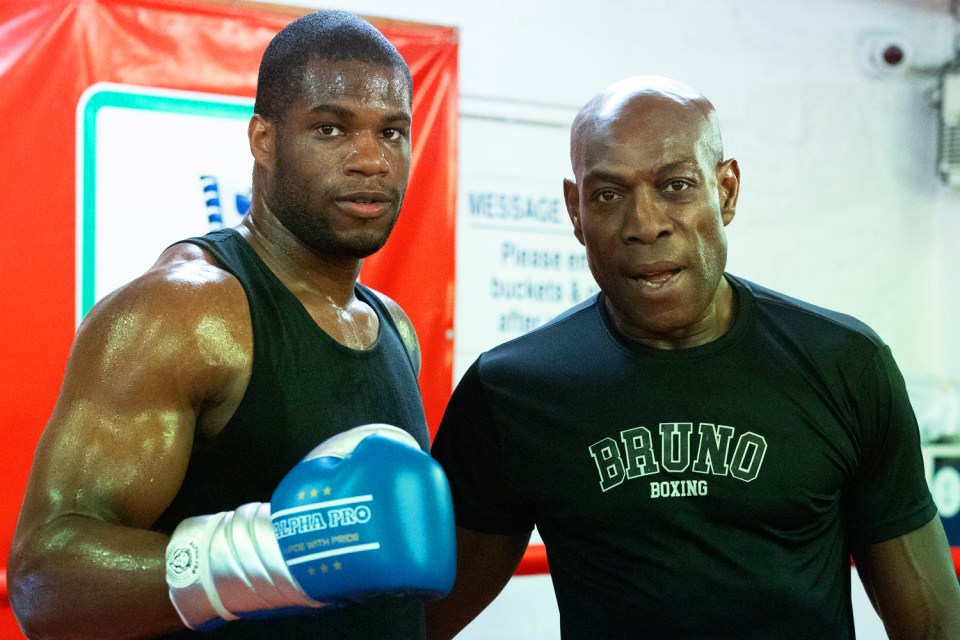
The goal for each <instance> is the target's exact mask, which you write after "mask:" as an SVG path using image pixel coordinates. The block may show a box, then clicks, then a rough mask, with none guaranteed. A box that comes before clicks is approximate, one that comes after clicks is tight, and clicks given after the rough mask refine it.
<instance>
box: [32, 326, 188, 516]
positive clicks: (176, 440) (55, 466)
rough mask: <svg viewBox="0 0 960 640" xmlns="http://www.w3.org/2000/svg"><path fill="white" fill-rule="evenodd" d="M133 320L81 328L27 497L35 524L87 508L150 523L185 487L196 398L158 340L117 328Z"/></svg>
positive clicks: (85, 511) (87, 511) (84, 512)
mask: <svg viewBox="0 0 960 640" xmlns="http://www.w3.org/2000/svg"><path fill="white" fill-rule="evenodd" d="M130 321H131V320H130V319H126V320H123V319H113V320H112V321H105V320H94V321H93V322H92V323H91V325H90V326H87V327H84V328H83V329H82V330H81V332H80V333H78V336H77V339H76V341H75V344H74V348H73V350H72V352H71V356H70V360H69V362H68V365H67V371H66V373H65V375H64V379H63V383H62V386H61V390H60V395H59V397H58V399H57V404H56V406H55V407H54V411H53V413H52V415H51V418H50V421H49V423H48V425H47V427H46V429H45V431H44V434H43V436H42V437H41V440H40V442H39V445H38V447H37V452H36V455H35V459H34V467H33V470H32V472H31V478H30V484H29V487H28V492H27V495H26V498H25V502H24V512H25V516H27V519H28V520H30V519H36V520H38V521H39V522H37V523H36V524H42V523H43V522H45V521H49V520H51V519H53V518H55V517H57V516H58V515H62V514H79V515H88V516H91V517H94V518H97V519H101V520H105V521H108V522H118V523H122V524H126V525H130V526H134V527H138V528H147V527H149V526H150V525H151V524H152V523H153V521H154V520H155V519H156V517H157V516H159V515H160V513H162V511H163V509H165V508H166V506H167V505H168V504H169V502H170V500H172V498H173V495H174V494H175V493H176V491H177V489H178V488H179V485H180V482H181V481H182V478H183V474H184V472H185V469H186V464H187V460H188V458H189V454H190V449H191V447H192V443H193V433H194V424H195V412H194V409H193V404H192V402H191V399H190V398H189V393H188V392H187V391H186V390H185V389H184V388H182V386H181V382H180V380H179V379H178V376H177V374H176V372H175V371H170V370H168V369H166V367H165V366H164V361H165V358H163V357H161V356H159V355H158V354H156V353H151V351H153V350H155V349H158V348H160V347H159V346H158V344H157V340H155V339H154V338H151V337H150V336H148V335H144V334H143V333H141V332H139V331H135V330H133V329H131V330H132V331H133V333H134V334H135V335H131V336H128V338H127V339H124V338H123V337H122V336H118V335H117V334H118V333H119V332H120V329H119V327H120V326H122V325H123V324H124V322H130ZM158 338H159V337H158ZM163 341H164V340H163V339H159V342H163Z"/></svg>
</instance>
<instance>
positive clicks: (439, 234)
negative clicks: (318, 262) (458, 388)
mask: <svg viewBox="0 0 960 640" xmlns="http://www.w3.org/2000/svg"><path fill="white" fill-rule="evenodd" d="M305 12H306V11H305V10H299V9H286V8H284V9H278V8H277V7H271V6H269V5H253V4H240V3H237V2H231V3H229V4H226V3H223V4H220V3H214V2H207V3H201V2H196V1H193V2H191V1H189V0H59V1H56V0H19V1H18V2H3V3H0V118H2V122H4V125H3V127H0V158H2V159H3V163H4V171H3V173H2V175H0V202H3V203H4V204H5V211H4V214H3V217H2V222H0V225H2V232H0V276H2V277H0V299H2V300H3V307H2V310H0V331H2V335H0V345H2V347H0V382H2V384H0V425H2V429H3V435H4V441H5V442H4V444H5V446H4V449H3V475H4V479H5V482H3V483H2V487H0V492H2V493H0V554H2V556H0V574H2V571H3V569H2V568H3V566H5V564H6V554H7V551H8V549H9V546H10V540H11V536H12V533H13V527H14V523H15V519H16V515H17V512H18V510H19V506H20V501H21V499H22V496H23V491H24V488H25V485H26V479H27V475H28V471H29V468H30V465H31V462H32V457H33V452H34V448H35V446H36V442H37V438H38V436H39V434H40V432H41V430H42V428H43V426H44V424H45V423H46V420H47V418H48V417H49V414H50V411H51V409H52V407H53V404H54V401H55V399H56V394H57V390H58V388H59V384H60V378H61V376H62V375H63V370H64V364H65V362H66V358H67V354H68V350H69V347H70V343H71V341H72V338H73V334H74V330H75V322H76V306H77V302H76V301H77V266H76V265H77V255H78V250H79V249H78V247H77V246H76V237H77V232H76V226H77V222H76V211H77V204H76V203H77V163H78V159H77V135H78V132H77V125H76V113H77V106H78V100H79V99H80V97H81V94H82V93H83V92H84V90H86V89H87V88H88V87H89V86H91V85H93V84H94V83H98V82H111V83H120V84H122V85H133V86H142V87H155V88H161V89H172V90H179V91H196V92H204V93H210V94H221V95H224V96H242V97H250V98H252V97H253V95H254V92H255V87H256V79H257V69H258V65H259V62H260V56H261V54H262V53H263V50H264V48H265V47H266V45H267V43H268V42H269V41H270V39H271V38H272V37H273V35H274V34H275V33H276V32H277V31H279V30H280V29H281V28H282V27H283V26H284V25H286V24H287V23H288V22H290V21H291V20H292V19H294V18H295V17H297V16H298V15H301V14H303V13H305ZM371 21H372V22H373V23H374V24H375V25H376V26H377V27H378V28H380V29H381V31H383V33H384V35H386V36H387V38H388V39H390V40H391V41H392V42H393V43H394V44H395V45H396V46H397V48H398V49H399V51H400V53H401V54H402V55H403V56H404V58H405V59H406V60H407V62H408V63H409V65H410V68H411V71H412V72H413V80H414V101H413V118H414V129H413V162H412V173H411V177H410V187H409V190H408V192H407V196H406V199H405V202H404V207H403V212H402V214H401V216H400V220H399V222H398V223H397V226H396V227H395V230H394V233H393V236H392V237H391V239H390V241H389V242H388V243H387V246H386V247H385V248H384V249H383V250H382V251H381V252H380V253H379V254H377V255H376V256H374V257H371V258H370V259H368V261H367V263H366V264H365V265H364V268H363V272H362V274H361V278H362V279H363V281H364V282H365V283H366V284H368V285H370V286H372V287H374V288H376V289H380V290H382V291H383V292H385V293H386V294H388V295H390V296H391V297H392V298H394V299H395V300H396V301H397V302H399V303H400V305H401V306H402V307H403V308H404V309H405V310H406V311H407V313H408V314H409V315H410V317H411V319H412V320H413V323H414V326H415V327H416V328H417V331H418V334H419V337H420V342H421V347H422V352H423V371H422V374H421V378H420V382H421V387H422V390H423V396H424V404H425V407H426V411H427V420H428V422H429V425H430V428H431V431H433V430H435V429H436V427H437V425H438V423H439V419H440V416H441V414H442V410H443V406H444V404H445V402H446V400H447V398H448V397H449V394H450V389H451V384H452V360H453V348H452V347H453V340H452V329H453V293H454V222H455V205H456V193H455V189H456V152H457V148H456V145H457V123H456V120H457V106H456V100H457V50H458V49H457V47H458V45H457V32H456V30H455V29H453V28H447V27H437V26H430V25H420V24H410V23H402V22H394V21H381V20H377V19H371ZM251 166H252V160H251ZM3 596H5V591H3V590H0V604H4V603H3V601H2V598H3ZM18 634H19V632H18V631H17V630H16V626H15V623H14V621H13V616H12V615H11V614H10V610H9V608H6V607H3V608H0V637H4V638H12V637H19V635H18Z"/></svg>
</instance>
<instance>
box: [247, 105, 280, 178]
mask: <svg viewBox="0 0 960 640" xmlns="http://www.w3.org/2000/svg"><path fill="white" fill-rule="evenodd" d="M247 139H248V140H249V141H250V153H252V154H253V160H254V162H256V163H257V164H259V165H262V166H264V167H273V154H274V149H275V148H276V140H277V128H276V125H275V124H274V123H273V121H271V120H267V119H266V118H264V117H263V116H261V115H260V114H259V113H255V114H253V117H252V118H250V123H249V124H248V125H247Z"/></svg>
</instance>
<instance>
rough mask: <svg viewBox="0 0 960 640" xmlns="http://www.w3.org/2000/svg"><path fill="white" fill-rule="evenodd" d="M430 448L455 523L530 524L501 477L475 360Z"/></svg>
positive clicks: (520, 529) (486, 527) (488, 527)
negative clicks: (447, 492) (442, 476)
mask: <svg viewBox="0 0 960 640" xmlns="http://www.w3.org/2000/svg"><path fill="white" fill-rule="evenodd" d="M431 454H432V455H433V457H434V458H436V460H437V461H438V462H439V463H440V465H441V466H442V467H443V469H444V471H445V472H446V474H447V480H448V481H449V482H450V490H451V492H452V494H453V506H454V514H455V517H456V522H457V526H458V527H463V528H465V529H470V530H473V531H479V532H482V533H495V534H501V535H512V534H519V533H527V532H529V531H531V530H532V529H533V521H532V518H531V516H530V514H529V513H528V510H527V509H525V508H524V506H523V501H522V499H521V498H520V497H519V496H518V495H516V493H515V492H514V491H512V490H511V489H510V487H509V485H508V484H507V482H506V479H505V478H504V473H503V461H502V456H501V451H500V446H499V442H498V439H497V430H496V425H495V422H494V418H493V415H492V412H491V410H490V406H489V404H488V402H487V397H486V394H485V393H484V390H483V385H482V382H481V380H480V374H479V360H478V361H477V362H474V363H473V365H472V366H471V367H470V368H469V369H468V370H467V372H466V373H465V374H464V375H463V378H461V380H460V382H459V384H457V388H456V389H455V390H454V392H453V396H452V397H451V398H450V402H449V404H448V405H447V408H446V411H445V412H444V415H443V420H442V421H441V422H440V427H439V429H437V435H436V437H435V438H434V441H433V446H432V448H431Z"/></svg>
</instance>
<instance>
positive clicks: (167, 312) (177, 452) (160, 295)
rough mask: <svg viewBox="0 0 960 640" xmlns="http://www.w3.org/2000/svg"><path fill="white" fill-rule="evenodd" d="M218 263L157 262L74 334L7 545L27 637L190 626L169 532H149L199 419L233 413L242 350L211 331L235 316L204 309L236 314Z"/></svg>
mask: <svg viewBox="0 0 960 640" xmlns="http://www.w3.org/2000/svg"><path fill="white" fill-rule="evenodd" d="M209 269H211V267H210V265H208V264H199V265H197V264H193V265H184V264H176V265H172V266H171V265H169V264H168V265H166V266H161V267H159V268H155V269H154V270H152V271H151V272H150V273H148V274H146V275H145V276H143V277H142V278H140V279H139V280H137V281H135V282H134V283H132V284H131V285H129V286H128V287H126V288H124V289H122V290H120V291H118V292H117V293H115V294H112V295H111V296H110V297H108V298H107V299H105V300H104V302H103V303H101V304H100V305H98V306H97V308H95V309H94V310H93V311H91V313H90V315H89V316H88V318H87V320H85V321H84V323H83V325H82V326H81V328H80V330H79V331H78V333H77V338H76V340H75V342H74V346H73V349H72V351H71V355H70V358H69V361H68V363H67V371H66V374H65V376H64V380H63V384H62V387H61V390H60V395H59V397H58V399H57V403H56V406H55V408H54V411H53V413H52V415H51V418H50V421H49V423H48V424H47V427H46V429H45V431H44V433H43V435H42V437H41V439H40V442H39V445H38V448H37V451H36V454H35V458H34V466H33V469H32V470H31V475H30V480H29V483H28V487H27V492H26V495H25V498H24V503H23V507H22V510H21V514H20V519H19V522H18V524H17V529H16V532H15V534H14V540H13V544H12V546H11V554H10V565H9V578H10V581H9V582H10V584H9V594H10V602H11V605H12V606H13V608H14V611H15V612H16V614H17V618H18V620H19V622H20V624H21V625H22V626H23V627H24V628H25V630H26V631H27V632H28V634H29V635H30V637H31V638H99V639H106V638H140V637H150V636H154V635H159V634H161V633H165V632H168V631H173V630H176V629H180V628H182V627H183V625H182V623H181V622H180V620H179V617H178V616H177V614H176V612H175V611H174V609H173V607H172V605H171V604H170V601H169V598H168V596H167V585H166V581H165V578H164V553H165V548H166V544H167V541H168V539H167V537H166V536H165V535H162V534H160V533H157V532H154V531H151V530H150V527H151V526H152V525H153V523H154V521H155V520H156V519H157V517H158V516H159V515H160V514H161V513H163V511H164V510H165V509H166V508H167V506H168V505H169V504H170V502H171V501H172V499H173V497H174V496H175V495H176V493H177V491H178V489H179V487H180V484H181V482H182V480H183V476H184V473H185V470H186V467H187V462H188V459H189V455H190V451H191V448H192V446H193V442H194V437H195V434H196V431H197V427H198V420H203V416H207V415H216V414H217V412H218V411H222V410H223V409H222V407H223V406H224V401H223V399H224V397H228V396H229V395H230V393H231V392H230V386H229V385H230V384H231V382H230V381H231V380H233V379H234V377H235V374H236V371H237V362H230V358H231V355H230V354H231V350H234V351H235V350H236V345H233V346H231V345H230V344H229V340H227V338H226V337H225V336H224V335H221V336H220V338H219V339H220V340H221V341H225V342H223V343H222V344H217V339H216V338H214V339H213V340H212V341H211V339H210V338H209V334H211V333H213V334H216V333H217V328H216V327H217V325H218V324H219V325H221V327H222V331H221V333H224V332H226V330H225V327H227V326H230V324H231V323H234V324H235V321H236V318H230V317H229V316H228V315H226V314H227V312H221V311H217V313H216V314H209V315H208V314H205V313H204V312H203V310H202V309H201V308H200V307H199V306H198V304H199V303H198V302H197V300H204V302H203V305H204V308H210V309H218V308H220V307H222V308H225V309H230V308H233V307H232V306H231V305H230V304H226V303H227V302H228V300H225V299H224V296H223V291H224V287H225V286H226V285H224V283H223V281H221V282H219V283H216V282H214V283H211V281H210V280H209V279H208V278H209V276H210V273H209ZM236 286H237V288H238V289H239V284H237V285H236ZM198 294H205V295H198ZM239 295H240V296H242V291H240V292H239ZM241 300H242V298H241ZM217 302H219V303H221V305H216V303H217ZM241 326H242V325H241ZM205 333H206V334H207V337H204V335H205ZM228 333H229V332H226V334H228ZM241 351H242V349H241ZM216 419H217V418H214V420H216Z"/></svg>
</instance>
